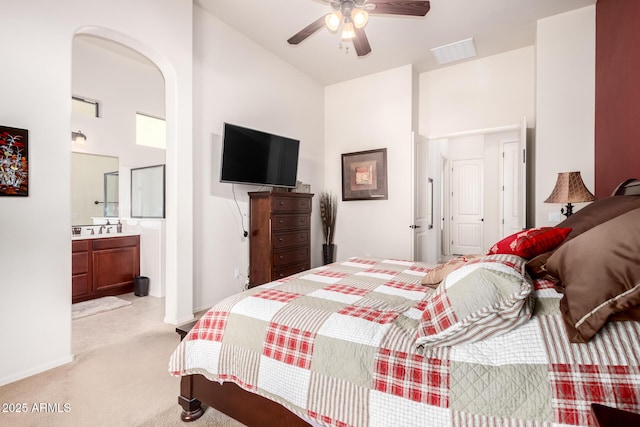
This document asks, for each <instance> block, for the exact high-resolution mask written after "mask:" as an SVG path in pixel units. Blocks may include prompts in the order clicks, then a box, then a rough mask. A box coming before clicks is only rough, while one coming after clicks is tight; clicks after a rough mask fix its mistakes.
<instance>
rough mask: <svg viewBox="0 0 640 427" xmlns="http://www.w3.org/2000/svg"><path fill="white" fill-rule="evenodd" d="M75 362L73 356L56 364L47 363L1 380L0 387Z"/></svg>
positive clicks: (57, 361)
mask: <svg viewBox="0 0 640 427" xmlns="http://www.w3.org/2000/svg"><path fill="white" fill-rule="evenodd" d="M73 360H74V356H73V354H72V355H70V356H67V357H64V358H62V359H59V360H56V361H55V362H51V363H47V364H44V365H40V366H38V367H37V368H33V369H29V370H27V371H23V372H20V373H18V374H14V375H11V376H8V377H5V378H0V387H2V386H3V385H7V384H10V383H13V382H16V381H20V380H23V379H25V378H28V377H31V376H33V375H36V374H40V373H42V372H44V371H48V370H49V369H53V368H57V367H58V366H62V365H66V364H67V363H71V362H73Z"/></svg>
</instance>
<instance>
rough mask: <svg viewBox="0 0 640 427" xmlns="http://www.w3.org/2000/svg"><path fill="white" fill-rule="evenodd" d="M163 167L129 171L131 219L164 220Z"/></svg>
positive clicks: (148, 167)
mask: <svg viewBox="0 0 640 427" xmlns="http://www.w3.org/2000/svg"><path fill="white" fill-rule="evenodd" d="M164 169H165V168H164V165H157V166H147V167H144V168H135V169H131V217H132V218H164V179H165V176H164Z"/></svg>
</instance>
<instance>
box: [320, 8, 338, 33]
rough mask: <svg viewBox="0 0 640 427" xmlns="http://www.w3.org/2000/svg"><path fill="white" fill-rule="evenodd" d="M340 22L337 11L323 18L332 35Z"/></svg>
mask: <svg viewBox="0 0 640 427" xmlns="http://www.w3.org/2000/svg"><path fill="white" fill-rule="evenodd" d="M341 22H342V14H341V13H340V12H339V11H337V10H336V11H335V12H333V13H329V14H327V16H325V17H324V23H325V25H326V26H327V28H328V29H329V31H331V32H332V33H335V32H336V31H337V30H338V27H339V26H340V23H341Z"/></svg>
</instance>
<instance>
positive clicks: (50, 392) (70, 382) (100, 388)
mask: <svg viewBox="0 0 640 427" xmlns="http://www.w3.org/2000/svg"><path fill="white" fill-rule="evenodd" d="M120 297H121V298H123V299H125V300H128V301H131V302H132V304H131V306H129V307H127V308H126V309H122V310H112V311H109V312H106V313H102V314H100V315H99V316H88V317H85V318H82V319H78V320H74V321H73V322H72V332H73V343H72V351H73V354H74V355H75V359H74V361H73V362H71V363H68V364H66V365H62V366H59V367H57V368H54V369H50V370H48V371H45V372H42V373H40V374H37V375H33V376H31V377H29V378H25V379H23V380H20V381H16V382H13V383H11V384H7V385H4V386H1V387H0V402H4V403H7V404H8V403H12V402H13V403H21V404H22V403H24V404H25V405H26V408H27V412H26V413H25V412H22V413H16V412H14V413H3V412H1V411H0V426H3V427H4V426H12V427H13V426H16V427H42V426H47V427H69V426H73V427H113V426H118V427H121V426H122V427H134V426H135V427H137V426H145V427H147V426H148V427H151V426H153V427H155V426H158V427H172V426H181V427H197V426H224V427H227V426H229V427H231V426H233V427H236V426H238V425H240V424H238V423H237V422H236V421H235V420H232V419H231V418H229V417H227V416H225V415H223V414H222V413H220V412H218V411H216V410H215V409H213V408H208V409H207V410H206V412H205V414H204V415H203V416H202V418H201V419H200V420H198V421H196V422H194V423H193V424H184V423H182V421H180V411H181V408H180V405H178V394H179V393H180V379H179V378H176V377H173V376H171V375H169V357H170V356H171V353H173V351H174V350H175V348H176V347H177V345H178V343H179V341H180V338H179V336H178V334H177V333H176V331H175V326H173V325H168V324H166V323H164V322H163V318H164V315H165V310H164V307H165V301H164V299H163V298H155V297H151V296H146V297H143V298H139V297H136V296H134V295H133V293H131V294H125V295H121V296H120ZM7 351H11V349H7ZM42 404H44V408H45V411H42V410H39V411H36V410H34V408H36V409H38V408H41V407H42V406H41V405H42ZM34 405H35V406H34ZM274 425H277V422H276V423H274Z"/></svg>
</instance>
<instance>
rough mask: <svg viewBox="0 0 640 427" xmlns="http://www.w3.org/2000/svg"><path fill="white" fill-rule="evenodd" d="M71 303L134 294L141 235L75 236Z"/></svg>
mask: <svg viewBox="0 0 640 427" xmlns="http://www.w3.org/2000/svg"><path fill="white" fill-rule="evenodd" d="M71 248H72V256H71V258H72V263H71V264H72V279H71V283H72V285H71V286H72V302H73V303H76V302H80V301H86V300H90V299H94V298H99V297H104V296H110V295H119V294H125V293H128V292H132V291H133V278H134V277H136V276H138V275H140V236H139V235H138V234H133V233H121V234H96V235H81V236H74V237H73V238H72V241H71Z"/></svg>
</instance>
